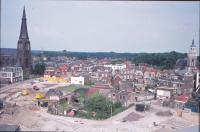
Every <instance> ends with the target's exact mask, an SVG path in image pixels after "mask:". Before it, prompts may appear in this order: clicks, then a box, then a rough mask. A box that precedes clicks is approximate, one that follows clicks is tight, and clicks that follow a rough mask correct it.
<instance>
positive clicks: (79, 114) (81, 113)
mask: <svg viewBox="0 0 200 132" xmlns="http://www.w3.org/2000/svg"><path fill="white" fill-rule="evenodd" d="M78 116H79V117H83V116H86V113H85V112H83V111H79V112H78Z"/></svg>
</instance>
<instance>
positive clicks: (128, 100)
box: [106, 90, 135, 107]
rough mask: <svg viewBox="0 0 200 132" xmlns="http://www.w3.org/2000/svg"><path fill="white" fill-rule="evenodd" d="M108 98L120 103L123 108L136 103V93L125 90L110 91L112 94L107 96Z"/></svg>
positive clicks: (109, 93)
mask: <svg viewBox="0 0 200 132" xmlns="http://www.w3.org/2000/svg"><path fill="white" fill-rule="evenodd" d="M106 98H107V99H110V100H112V101H113V102H116V101H120V102H121V103H122V106H123V107H128V106H129V105H130V104H132V103H134V101H135V95H134V93H133V92H129V91H124V90H123V91H119V90H110V92H108V93H107V94H106Z"/></svg>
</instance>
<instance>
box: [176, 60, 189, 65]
mask: <svg viewBox="0 0 200 132" xmlns="http://www.w3.org/2000/svg"><path fill="white" fill-rule="evenodd" d="M186 64H187V59H178V61H177V62H176V64H175V66H185V65H186Z"/></svg>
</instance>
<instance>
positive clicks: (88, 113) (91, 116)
mask: <svg viewBox="0 0 200 132" xmlns="http://www.w3.org/2000/svg"><path fill="white" fill-rule="evenodd" d="M86 118H88V119H91V118H93V115H92V112H91V111H88V112H87V114H86Z"/></svg>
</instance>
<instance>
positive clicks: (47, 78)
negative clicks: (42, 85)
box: [41, 77, 69, 82]
mask: <svg viewBox="0 0 200 132" xmlns="http://www.w3.org/2000/svg"><path fill="white" fill-rule="evenodd" d="M41 79H42V80H44V81H45V80H47V81H51V82H56V81H59V82H66V81H69V78H65V79H62V78H60V77H41Z"/></svg>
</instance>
